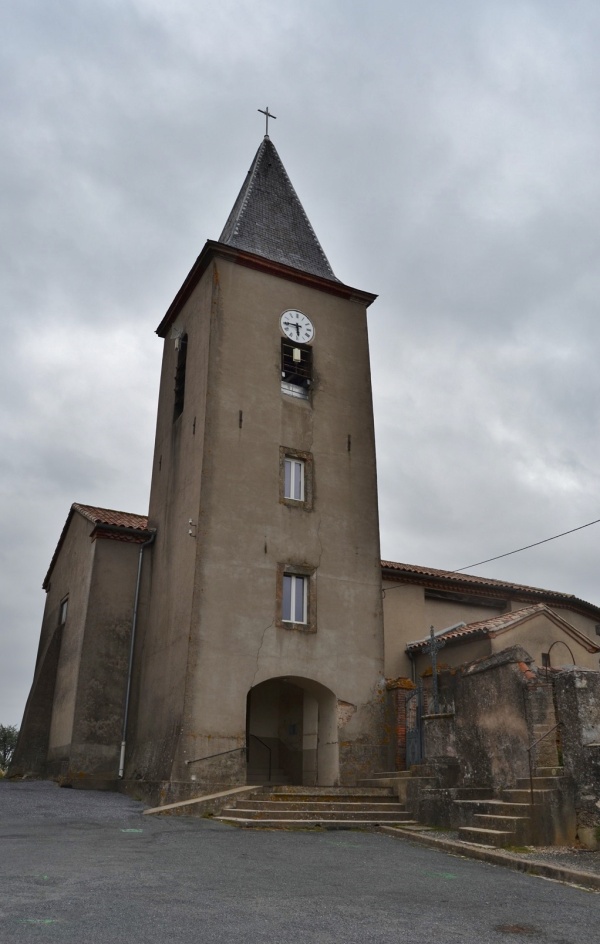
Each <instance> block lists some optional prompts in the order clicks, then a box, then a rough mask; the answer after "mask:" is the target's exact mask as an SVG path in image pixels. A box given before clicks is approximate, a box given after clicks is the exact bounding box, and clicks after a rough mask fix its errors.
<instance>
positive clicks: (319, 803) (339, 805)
mask: <svg viewBox="0 0 600 944" xmlns="http://www.w3.org/2000/svg"><path fill="white" fill-rule="evenodd" d="M244 808H245V809H247V810H280V811H281V810H316V811H317V812H318V811H319V810H332V809H336V810H347V811H348V812H350V813H351V812H353V811H355V810H367V809H368V810H370V811H372V812H377V811H382V812H385V811H388V812H394V811H400V812H403V811H404V807H403V806H402V804H401V803H392V802H389V803H385V802H376V803H371V802H370V801H369V802H368V803H367V802H365V800H364V799H363V800H335V802H330V801H328V800H306V801H305V802H304V803H302V802H300V801H298V800H288V801H286V800H271V799H269V800H263V799H260V798H255V799H252V800H244Z"/></svg>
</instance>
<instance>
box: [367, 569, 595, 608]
mask: <svg viewBox="0 0 600 944" xmlns="http://www.w3.org/2000/svg"><path fill="white" fill-rule="evenodd" d="M381 571H382V578H383V579H384V580H393V581H396V582H397V583H417V584H419V585H420V586H422V587H425V588H426V589H427V588H429V589H432V590H433V589H444V588H449V587H452V588H455V589H459V588H460V590H461V591H462V592H464V593H471V594H476V593H477V592H478V591H482V590H484V591H485V592H486V594H488V595H489V596H490V597H496V598H498V599H500V598H501V597H503V596H506V595H507V594H509V595H510V596H512V597H514V598H515V599H521V600H537V601H538V602H540V603H542V602H543V603H545V604H547V605H548V606H557V607H562V608H565V609H572V610H575V611H576V612H578V613H582V614H583V615H585V616H588V617H590V615H593V616H594V617H595V618H596V619H598V621H599V622H600V607H598V606H596V605H595V604H594V603H589V602H588V601H587V600H582V599H581V598H580V597H576V596H574V595H573V594H570V593H560V592H558V591H556V590H546V589H544V588H542V587H529V586H525V585H521V584H514V583H509V582H504V581H500V580H489V581H488V580H486V579H485V578H484V577H482V578H480V579H478V581H477V583H474V582H471V581H469V580H463V579H462V575H461V574H459V573H452V571H448V572H447V573H438V574H432V573H423V571H422V570H411V569H410V565H407V566H406V567H402V569H400V568H399V566H398V565H397V564H395V562H394V561H382V562H381ZM465 576H467V577H469V576H472V575H471V574H467V575H465Z"/></svg>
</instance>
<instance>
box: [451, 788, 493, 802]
mask: <svg viewBox="0 0 600 944" xmlns="http://www.w3.org/2000/svg"><path fill="white" fill-rule="evenodd" d="M493 797H494V791H493V790H492V788H491V787H457V788H456V798H457V799H458V800H488V799H489V800H491V799H493Z"/></svg>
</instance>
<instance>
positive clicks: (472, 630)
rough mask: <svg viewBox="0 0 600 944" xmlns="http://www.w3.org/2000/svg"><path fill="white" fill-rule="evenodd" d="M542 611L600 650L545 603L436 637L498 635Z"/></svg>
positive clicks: (415, 646)
mask: <svg viewBox="0 0 600 944" xmlns="http://www.w3.org/2000/svg"><path fill="white" fill-rule="evenodd" d="M540 613H545V614H546V615H547V616H549V618H550V619H551V620H553V621H554V622H555V623H556V622H557V623H559V625H560V626H562V628H563V629H564V630H565V632H567V633H568V634H569V635H570V636H572V637H573V638H575V639H577V640H578V641H579V642H580V643H581V644H582V645H584V646H585V648H586V649H588V651H589V652H600V646H598V645H596V643H595V642H593V641H592V640H591V639H590V638H589V636H586V634H585V633H582V632H581V631H580V630H578V629H576V627H575V626H572V625H571V623H568V622H567V620H565V619H563V618H562V617H561V616H559V615H558V614H557V613H555V612H554V611H553V610H552V609H551V607H549V606H546V604H545V603H532V604H531V605H530V606H523V607H521V608H520V609H519V610H513V611H512V612H510V613H502V614H501V615H500V616H491V617H489V619H484V620H477V622H475V623H467V624H466V625H465V626H458V627H457V628H456V629H452V630H450V631H449V632H447V633H444V632H439V633H436V638H441V639H445V640H447V641H452V642H454V641H456V642H462V641H463V640H467V639H472V638H473V637H476V636H483V637H486V636H496V635H498V633H501V632H504V631H505V630H507V629H512V628H513V627H514V626H518V625H519V623H524V622H525V621H526V620H528V619H531V617H532V616H536V615H537V614H540ZM428 642H429V637H427V638H424V639H419V640H417V641H416V642H409V643H408V644H407V646H406V649H407V650H409V651H411V652H420V651H422V650H424V649H425V647H426V646H427V644H428Z"/></svg>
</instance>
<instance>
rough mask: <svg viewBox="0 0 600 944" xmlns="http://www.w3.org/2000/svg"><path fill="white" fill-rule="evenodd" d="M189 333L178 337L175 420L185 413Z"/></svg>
mask: <svg viewBox="0 0 600 944" xmlns="http://www.w3.org/2000/svg"><path fill="white" fill-rule="evenodd" d="M187 342H188V337H187V334H183V335H182V336H181V337H180V338H177V342H176V343H177V345H178V347H177V367H176V368H175V400H174V403H173V420H176V419H177V417H178V416H181V414H182V413H183V403H184V399H185V365H186V360H187Z"/></svg>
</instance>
